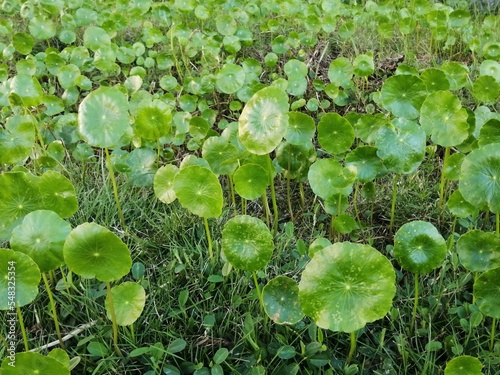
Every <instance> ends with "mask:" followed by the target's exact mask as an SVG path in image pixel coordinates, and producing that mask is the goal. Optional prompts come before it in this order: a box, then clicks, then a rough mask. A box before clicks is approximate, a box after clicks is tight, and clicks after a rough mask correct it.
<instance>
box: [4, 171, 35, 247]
mask: <svg viewBox="0 0 500 375" xmlns="http://www.w3.org/2000/svg"><path fill="white" fill-rule="evenodd" d="M44 208H45V207H44V204H43V201H42V197H41V196H40V190H39V188H38V180H37V179H35V177H34V176H33V175H31V174H30V173H23V172H8V173H3V174H2V175H0V240H1V241H6V240H8V239H9V238H10V235H11V233H12V230H13V229H14V228H15V227H16V226H17V225H18V224H19V223H20V222H21V221H22V219H23V218H24V216H25V215H26V214H28V213H29V212H32V211H36V210H41V209H44Z"/></svg>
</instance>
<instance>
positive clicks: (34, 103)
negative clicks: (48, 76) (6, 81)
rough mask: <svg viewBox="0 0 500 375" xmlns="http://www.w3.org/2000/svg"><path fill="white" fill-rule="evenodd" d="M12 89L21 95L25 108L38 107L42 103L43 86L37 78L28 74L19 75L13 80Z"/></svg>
mask: <svg viewBox="0 0 500 375" xmlns="http://www.w3.org/2000/svg"><path fill="white" fill-rule="evenodd" d="M10 89H11V91H12V92H13V93H15V94H17V95H19V96H20V97H21V99H22V100H23V104H24V106H25V107H38V105H40V103H41V102H42V98H43V90H42V86H41V85H40V83H39V82H38V80H37V79H36V78H35V77H32V76H30V75H28V74H18V75H16V76H14V78H12V81H11V83H10Z"/></svg>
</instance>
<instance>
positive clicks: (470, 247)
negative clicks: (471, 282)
mask: <svg viewBox="0 0 500 375" xmlns="http://www.w3.org/2000/svg"><path fill="white" fill-rule="evenodd" d="M457 253H458V257H459V259H460V263H462V265H463V266H464V267H465V268H467V270H469V271H471V272H482V271H487V270H489V269H492V268H496V267H500V239H499V238H498V237H497V236H496V235H495V234H493V233H486V232H483V231H481V230H471V231H469V232H467V233H465V234H464V235H462V237H460V239H459V240H458V242H457Z"/></svg>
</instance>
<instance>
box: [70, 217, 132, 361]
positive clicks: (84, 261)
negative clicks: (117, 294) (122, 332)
mask: <svg viewBox="0 0 500 375" xmlns="http://www.w3.org/2000/svg"><path fill="white" fill-rule="evenodd" d="M63 254H64V260H65V261H66V265H67V266H68V268H69V269H70V270H71V271H73V272H74V273H76V274H77V275H80V276H82V277H84V278H96V279H97V280H99V281H102V282H105V283H106V290H107V300H108V301H109V302H108V303H109V306H110V309H109V315H110V316H111V322H112V324H113V343H114V348H115V352H116V354H118V355H120V356H122V353H121V351H120V349H119V348H118V327H117V324H118V323H117V319H116V313H115V309H114V304H113V296H112V294H111V284H110V283H111V281H115V280H119V279H120V278H122V277H123V276H125V275H126V274H127V273H128V272H129V271H130V267H131V266H132V258H131V257H130V251H129V249H128V247H127V245H125V244H124V243H123V241H122V240H121V239H120V238H118V236H117V235H116V234H114V233H113V232H111V231H110V230H109V229H107V228H105V227H103V226H101V225H99V224H96V223H84V224H80V225H79V226H77V227H76V228H74V229H73V230H72V231H71V233H70V234H69V235H68V237H67V238H66V241H65V243H64V248H63Z"/></svg>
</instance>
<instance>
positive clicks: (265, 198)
mask: <svg viewBox="0 0 500 375" xmlns="http://www.w3.org/2000/svg"><path fill="white" fill-rule="evenodd" d="M262 205H263V206H264V212H265V213H266V224H267V226H268V227H269V226H270V225H271V224H270V223H271V219H270V216H271V210H270V209H269V203H267V192H264V193H262Z"/></svg>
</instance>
